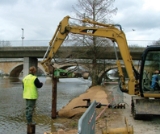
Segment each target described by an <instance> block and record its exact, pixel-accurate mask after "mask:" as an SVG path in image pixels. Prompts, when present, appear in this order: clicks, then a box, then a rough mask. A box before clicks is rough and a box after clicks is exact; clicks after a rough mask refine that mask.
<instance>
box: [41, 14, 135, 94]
mask: <svg viewBox="0 0 160 134" xmlns="http://www.w3.org/2000/svg"><path fill="white" fill-rule="evenodd" d="M69 18H70V17H69V16H66V17H64V18H63V20H62V21H61V22H60V23H59V25H58V28H57V30H56V32H55V34H54V36H53V38H52V40H51V41H50V46H49V47H50V48H49V50H48V51H47V52H46V54H45V56H44V59H43V61H42V62H41V63H42V65H43V67H44V68H45V70H46V72H47V73H50V72H49V69H48V66H49V65H50V64H51V60H52V58H53V57H54V56H55V54H56V52H57V50H58V49H59V47H60V46H61V44H62V43H63V41H64V40H65V38H66V37H67V35H68V34H69V33H73V34H81V35H89V36H97V37H104V38H109V39H111V40H112V41H113V42H116V44H117V45H118V48H119V51H120V53H121V57H122V59H123V62H124V64H125V67H126V70H127V73H128V77H129V81H128V88H127V87H126V86H125V84H124V83H123V82H122V83H123V90H125V91H126V92H128V93H129V94H130V95H134V94H135V83H136V80H135V76H134V70H133V62H132V57H131V56H130V51H129V48H128V44H127V40H126V37H125V34H124V32H123V31H122V29H121V26H120V25H110V24H102V23H98V22H95V21H91V20H88V19H84V20H82V22H85V23H89V24H93V25H94V27H84V26H72V25H69ZM117 27H119V28H117ZM46 55H47V57H46ZM45 57H46V59H45ZM117 66H118V69H119V73H120V76H122V77H123V73H122V70H121V65H120V62H119V61H117Z"/></svg>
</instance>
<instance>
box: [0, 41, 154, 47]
mask: <svg viewBox="0 0 160 134" xmlns="http://www.w3.org/2000/svg"><path fill="white" fill-rule="evenodd" d="M49 41H50V40H23V41H22V40H8V41H4V40H0V47H23V46H24V47H26V46H48V45H49ZM127 42H128V45H129V46H139V47H146V46H148V45H152V44H153V43H154V42H155V40H127ZM75 44H77V42H76V41H73V40H65V41H64V43H63V46H75Z"/></svg>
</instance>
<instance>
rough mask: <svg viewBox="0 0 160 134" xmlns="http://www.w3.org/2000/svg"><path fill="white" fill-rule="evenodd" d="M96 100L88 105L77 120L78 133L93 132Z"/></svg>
mask: <svg viewBox="0 0 160 134" xmlns="http://www.w3.org/2000/svg"><path fill="white" fill-rule="evenodd" d="M95 125H96V101H94V102H92V104H91V105H90V106H89V107H88V109H87V110H86V111H85V113H84V114H83V115H82V116H81V118H80V119H79V121H78V134H95Z"/></svg>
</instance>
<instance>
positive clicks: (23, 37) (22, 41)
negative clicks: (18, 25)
mask: <svg viewBox="0 0 160 134" xmlns="http://www.w3.org/2000/svg"><path fill="white" fill-rule="evenodd" d="M23 39H24V29H23V28H22V46H23Z"/></svg>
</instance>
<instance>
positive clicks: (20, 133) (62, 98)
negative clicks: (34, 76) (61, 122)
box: [0, 77, 91, 134]
mask: <svg viewBox="0 0 160 134" xmlns="http://www.w3.org/2000/svg"><path fill="white" fill-rule="evenodd" d="M39 79H40V80H41V81H42V82H43V83H44V86H43V87H42V88H41V89H39V98H38V100H37V105H36V109H35V112H34V118H33V119H34V121H35V122H36V123H37V125H36V134H42V133H43V132H45V131H53V130H54V129H55V126H54V125H53V123H55V122H54V121H53V120H52V119H51V95H52V92H51V89H52V85H51V84H45V81H46V79H45V78H44V77H39ZM90 84H91V82H90V81H89V80H84V79H81V78H69V79H68V78H65V79H60V81H59V82H58V84H57V110H59V109H61V108H62V107H63V106H65V105H66V104H67V103H68V102H69V101H70V100H71V99H73V98H74V97H76V96H79V95H80V94H81V93H83V92H85V91H86V89H88V87H89V86H90ZM22 92H23V90H22V84H21V80H18V81H17V80H14V79H4V78H1V77H0V134H7V133H8V134H9V133H12V134H26V132H27V127H26V119H25V101H24V100H23V99H22Z"/></svg>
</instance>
